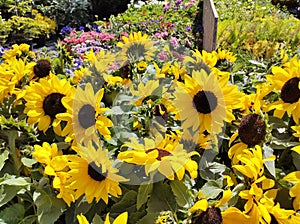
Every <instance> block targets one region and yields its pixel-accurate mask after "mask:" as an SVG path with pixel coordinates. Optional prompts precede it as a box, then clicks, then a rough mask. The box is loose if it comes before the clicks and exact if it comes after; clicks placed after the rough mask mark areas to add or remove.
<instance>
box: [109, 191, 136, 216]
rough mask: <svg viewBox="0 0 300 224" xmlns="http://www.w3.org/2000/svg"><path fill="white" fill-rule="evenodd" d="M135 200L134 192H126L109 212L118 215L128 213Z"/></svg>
mask: <svg viewBox="0 0 300 224" xmlns="http://www.w3.org/2000/svg"><path fill="white" fill-rule="evenodd" d="M136 198H137V193H136V192H135V191H134V190H130V191H128V192H127V193H126V194H124V195H123V196H122V198H121V200H120V201H118V202H116V204H114V205H113V206H112V207H111V210H110V212H111V213H118V214H119V213H122V212H125V211H128V209H130V207H132V206H135V203H136Z"/></svg>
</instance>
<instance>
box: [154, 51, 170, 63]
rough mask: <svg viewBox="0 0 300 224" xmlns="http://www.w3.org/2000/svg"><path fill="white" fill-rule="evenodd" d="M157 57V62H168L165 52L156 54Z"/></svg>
mask: <svg viewBox="0 0 300 224" xmlns="http://www.w3.org/2000/svg"><path fill="white" fill-rule="evenodd" d="M157 57H158V59H159V60H162V61H166V60H168V55H167V52H165V51H162V52H159V53H158V54H157Z"/></svg>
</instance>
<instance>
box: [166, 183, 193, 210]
mask: <svg viewBox="0 0 300 224" xmlns="http://www.w3.org/2000/svg"><path fill="white" fill-rule="evenodd" d="M171 188H172V191H173V193H174V195H175V198H176V202H177V204H178V205H179V206H180V207H184V206H185V205H187V204H190V203H191V201H192V198H191V195H190V194H189V191H188V188H187V186H186V185H185V184H184V182H183V181H179V180H174V181H172V182H171Z"/></svg>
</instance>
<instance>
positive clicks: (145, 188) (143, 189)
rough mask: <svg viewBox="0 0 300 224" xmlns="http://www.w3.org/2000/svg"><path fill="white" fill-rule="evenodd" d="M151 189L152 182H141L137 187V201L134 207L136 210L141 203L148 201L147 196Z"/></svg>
mask: <svg viewBox="0 0 300 224" xmlns="http://www.w3.org/2000/svg"><path fill="white" fill-rule="evenodd" d="M152 190H153V184H152V183H150V184H142V185H140V187H139V190H138V195H137V202H136V207H137V210H139V209H140V208H141V207H142V205H143V204H145V203H146V202H147V201H148V198H149V196H150V194H151V193H152Z"/></svg>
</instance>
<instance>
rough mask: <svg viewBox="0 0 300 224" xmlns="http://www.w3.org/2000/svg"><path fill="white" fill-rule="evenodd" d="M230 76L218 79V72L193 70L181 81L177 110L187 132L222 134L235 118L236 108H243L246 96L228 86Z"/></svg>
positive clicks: (176, 92) (176, 102)
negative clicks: (234, 111)
mask: <svg viewBox="0 0 300 224" xmlns="http://www.w3.org/2000/svg"><path fill="white" fill-rule="evenodd" d="M228 80H229V76H223V77H220V78H217V77H216V75H215V74H214V73H210V74H209V75H208V74H207V73H206V72H205V71H204V70H201V71H193V73H192V76H185V79H184V83H180V82H178V86H177V87H176V91H175V93H174V96H175V102H174V104H175V105H176V108H177V109H178V110H179V114H180V117H181V118H182V119H183V124H182V127H183V128H184V129H187V128H190V127H192V131H193V132H195V131H196V130H198V129H199V131H200V133H203V132H204V131H207V132H209V133H220V132H221V131H222V127H223V126H224V121H226V122H231V121H232V120H234V119H235V117H234V115H233V114H232V110H233V109H237V108H240V107H242V100H243V94H242V93H240V92H238V87H237V86H233V85H230V84H228Z"/></svg>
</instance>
